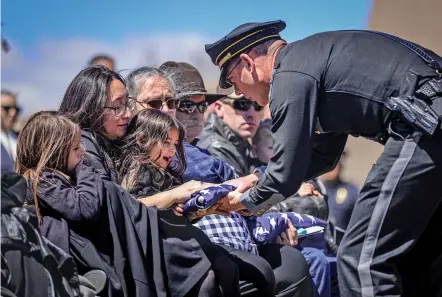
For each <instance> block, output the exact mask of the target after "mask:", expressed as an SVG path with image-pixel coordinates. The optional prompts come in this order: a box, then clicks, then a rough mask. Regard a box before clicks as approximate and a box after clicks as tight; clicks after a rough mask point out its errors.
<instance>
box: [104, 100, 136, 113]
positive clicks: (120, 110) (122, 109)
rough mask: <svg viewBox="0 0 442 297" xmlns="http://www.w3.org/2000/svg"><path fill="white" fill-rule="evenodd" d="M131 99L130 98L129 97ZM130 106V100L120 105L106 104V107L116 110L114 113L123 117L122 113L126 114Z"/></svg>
mask: <svg viewBox="0 0 442 297" xmlns="http://www.w3.org/2000/svg"><path fill="white" fill-rule="evenodd" d="M128 99H130V98H128ZM129 106H130V102H129V100H126V103H124V104H121V105H118V106H105V107H104V108H105V109H111V110H113V111H114V114H115V116H116V117H121V116H122V115H124V114H126V112H127V109H128V108H129Z"/></svg>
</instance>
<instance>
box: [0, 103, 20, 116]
mask: <svg viewBox="0 0 442 297" xmlns="http://www.w3.org/2000/svg"><path fill="white" fill-rule="evenodd" d="M2 108H3V110H4V111H5V112H6V113H8V112H9V111H10V110H11V109H14V110H15V112H16V113H17V114H19V113H20V111H21V107H19V106H17V105H2Z"/></svg>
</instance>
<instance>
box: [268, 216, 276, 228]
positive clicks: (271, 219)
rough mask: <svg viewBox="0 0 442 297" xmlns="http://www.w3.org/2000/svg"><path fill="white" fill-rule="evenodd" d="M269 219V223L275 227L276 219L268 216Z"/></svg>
mask: <svg viewBox="0 0 442 297" xmlns="http://www.w3.org/2000/svg"><path fill="white" fill-rule="evenodd" d="M269 220H270V225H272V228H273V229H275V228H276V220H275V218H269Z"/></svg>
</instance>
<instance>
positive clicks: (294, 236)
mask: <svg viewBox="0 0 442 297" xmlns="http://www.w3.org/2000/svg"><path fill="white" fill-rule="evenodd" d="M281 237H282V243H283V244H285V245H289V246H296V245H298V232H297V231H296V228H295V226H293V224H292V222H290V221H288V228H287V229H286V230H285V231H284V232H283V233H282V234H281Z"/></svg>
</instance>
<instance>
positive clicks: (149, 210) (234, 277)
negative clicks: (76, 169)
mask: <svg viewBox="0 0 442 297" xmlns="http://www.w3.org/2000/svg"><path fill="white" fill-rule="evenodd" d="M59 111H60V112H62V113H64V114H66V115H67V116H69V117H70V118H73V119H74V120H75V121H76V122H77V123H78V124H79V126H80V128H81V129H82V141H83V145H84V146H85V149H86V152H87V154H86V155H85V161H86V162H87V163H91V167H92V168H93V169H94V171H95V172H97V173H99V174H100V175H101V176H102V178H103V180H105V182H104V185H105V191H106V198H105V199H104V201H103V207H106V211H102V213H104V214H105V215H103V218H102V220H103V221H106V222H107V223H108V224H106V223H103V222H102V224H101V225H100V227H101V228H103V230H102V234H101V235H100V234H97V237H96V238H88V239H87V240H89V241H91V242H92V244H93V245H94V246H95V247H96V248H97V250H98V257H100V258H101V262H103V261H104V262H105V264H106V265H110V266H111V267H112V269H114V270H115V271H116V272H117V273H116V275H117V276H118V278H119V281H120V282H121V283H122V285H121V287H123V289H124V291H125V296H173V297H190V296H201V297H203V296H207V297H209V296H210V297H212V296H213V297H215V296H220V295H219V290H218V286H222V291H223V293H224V295H222V296H239V289H238V282H239V281H238V271H237V267H236V265H235V264H234V263H233V262H231V260H230V259H229V258H228V257H227V256H225V255H224V254H222V253H221V252H219V251H218V249H217V248H215V247H214V246H213V245H212V244H211V243H210V240H209V239H208V238H207V236H205V234H204V233H202V232H201V231H200V230H199V229H197V228H195V227H193V226H192V225H191V224H190V223H189V222H183V218H179V219H178V221H176V219H177V218H178V217H176V216H175V215H173V213H172V212H171V211H167V210H166V211H158V209H157V208H156V207H146V206H145V205H143V204H141V203H140V202H139V201H137V200H136V199H134V198H133V197H132V196H131V195H130V194H129V193H128V192H126V191H125V190H123V189H122V188H121V187H119V186H118V185H117V182H118V177H117V174H116V171H115V163H116V155H117V154H116V152H117V145H116V143H117V142H118V141H119V140H120V139H121V138H122V137H124V136H125V134H126V129H127V126H128V123H129V120H130V118H131V117H132V112H131V110H130V102H129V99H128V97H127V92H126V87H125V83H124V80H123V79H122V78H121V76H119V75H118V74H117V73H115V72H113V71H111V70H109V69H107V68H105V67H103V66H93V67H88V68H86V69H84V70H82V71H81V72H80V73H79V74H78V75H77V76H76V77H75V78H74V80H73V81H72V82H71V84H70V85H69V87H68V89H67V91H66V93H65V95H64V98H63V101H62V103H61V105H60V108H59ZM194 183H195V182H194ZM180 187H182V188H181V189H180ZM199 188H200V186H198V187H196V186H195V184H192V183H191V184H189V183H187V185H182V186H179V187H177V188H175V189H173V190H171V191H174V190H175V193H179V195H177V194H174V197H175V198H176V197H178V198H180V199H184V198H187V197H189V196H190V193H192V192H193V191H194V190H198V189H199ZM180 195H181V196H180ZM143 203H144V202H143ZM145 204H147V203H145ZM106 215H107V216H106ZM92 227H93V226H91V228H92ZM80 236H81V234H80ZM195 239H196V240H195ZM82 240H83V239H82V238H80V239H78V238H76V239H75V243H76V245H75V247H76V250H75V254H76V255H77V256H78V255H80V256H79V257H77V261H78V262H82V263H84V262H87V263H88V264H89V265H92V266H93V265H95V262H94V261H96V259H97V255H96V256H95V258H93V257H92V259H91V257H89V258H87V259H84V257H86V256H88V254H87V253H86V251H88V250H87V249H86V248H88V244H87V242H86V241H82ZM79 241H80V242H79ZM105 245H107V246H105ZM220 264H222V265H221V266H220ZM215 273H216V274H217V275H216V278H215Z"/></svg>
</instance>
